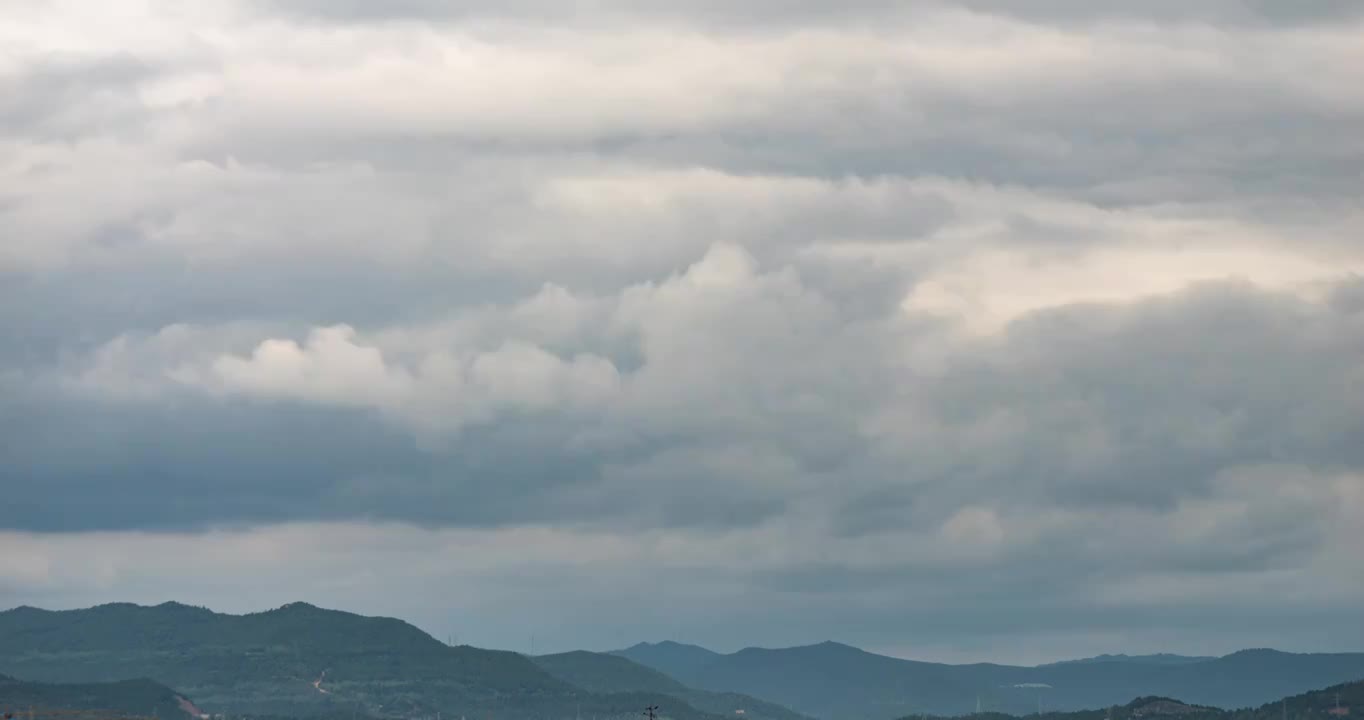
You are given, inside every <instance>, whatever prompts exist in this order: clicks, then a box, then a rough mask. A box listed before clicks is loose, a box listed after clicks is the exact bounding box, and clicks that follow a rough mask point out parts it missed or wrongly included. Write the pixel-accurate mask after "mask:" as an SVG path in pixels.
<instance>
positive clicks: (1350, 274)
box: [0, 0, 1364, 663]
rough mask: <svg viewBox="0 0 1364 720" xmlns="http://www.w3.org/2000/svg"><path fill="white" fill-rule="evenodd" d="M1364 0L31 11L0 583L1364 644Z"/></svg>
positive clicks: (472, 614)
mask: <svg viewBox="0 0 1364 720" xmlns="http://www.w3.org/2000/svg"><path fill="white" fill-rule="evenodd" d="M1361 67H1364V11H1362V10H1361V6H1360V5H1359V4H1357V3H1354V2H1347V1H1344V0H1342V1H1339V2H1333V1H1328V0H1318V1H1316V2H1310V1H1303V2H1294V3H1287V2H1279V1H1278V0H1273V1H1271V0H1239V1H1233V0H1205V1H1203V2H1197V3H1189V2H1186V1H1184V0H1179V1H1174V0H1150V1H1148V2H1143V3H1129V2H1105V1H1102V0H1037V1H1034V2H1012V1H1006V0H959V1H957V2H941V3H927V2H914V1H905V0H901V1H898V2H888V1H887V0H843V1H842V2H838V3H832V2H814V1H813V0H786V1H783V0H750V1H749V2H742V3H736V2H731V1H730V0H669V1H668V2H663V1H662V0H633V1H626V0H592V1H590V2H589V1H587V0H584V1H582V2H573V3H564V2H559V1H554V2H551V1H550V0H500V1H498V2H492V1H490V0H448V1H443V2H438V1H437V0H400V1H394V2H387V3H372V2H368V1H366V0H235V1H233V0H203V1H201V2H195V3H183V2H178V1H176V0H108V2H101V3H90V2H86V1H84V0H8V1H7V2H5V3H3V5H2V6H0V337H3V338H4V340H3V342H0V607H12V606H17V605H21V604H29V605H37V606H41V607H48V608H72V607H84V606H89V605H94V604H99V603H103V602H111V601H132V602H139V603H159V602H163V601H166V600H177V601H181V602H187V603H191V604H197V605H207V606H209V607H212V608H215V609H218V610H222V611H229V612H246V611H256V610H262V609H267V608H270V607H275V606H279V605H282V604H285V603H288V602H291V601H300V600H301V601H308V602H312V603H314V604H317V605H322V606H325V607H334V608H340V609H346V610H352V611H355V612H362V613H367V614H382V615H391V616H397V617H401V618H404V619H407V620H409V621H411V622H414V623H415V624H417V625H418V626H420V627H422V628H424V629H426V630H427V631H429V632H431V633H432V634H434V635H436V636H438V637H441V638H442V639H451V640H454V641H455V642H460V643H469V644H474V645H480V646H486V647H498V648H507V649H513V650H520V651H530V650H532V649H533V650H534V651H536V652H549V651H555V650H566V649H570V648H588V649H611V648H617V647H623V646H626V645H629V644H633V643H634V642H637V641H641V640H664V639H672V640H680V641H684V642H693V643H698V644H702V645H706V646H708V647H711V648H714V649H717V650H734V649H738V648H741V647H744V646H750V645H760V646H769V647H776V646H789V645H797V644H805V643H813V642H818V641H822V640H827V639H833V640H838V641H842V642H848V643H851V644H855V645H859V646H862V647H866V648H869V649H873V650H877V651H881V652H886V653H890V654H894V655H898V656H902V657H913V658H919V659H929V660H946V661H974V660H994V661H1001V662H1024V663H1026V662H1043V661H1049V660H1055V659H1060V658H1066V657H1078V656H1085V655H1092V654H1097V653H1101V652H1127V653H1135V652H1161V651H1164V652H1184V653H1193V654H1216V653H1224V652H1230V651H1233V650H1236V649H1239V648H1243V647H1277V648H1281V649H1287V650H1304V651H1305V650H1314V651H1345V650H1355V651H1358V650H1364V625H1362V624H1360V623H1359V622H1358V619H1359V616H1358V612H1359V608H1360V607H1364V553H1360V552H1359V550H1358V549H1359V548H1360V547H1362V546H1364V200H1362V199H1361V197H1362V196H1361V192H1360V191H1361V188H1364V133H1361V132H1360V128H1361V127H1364V84H1361V83H1360V82H1359V68H1361Z"/></svg>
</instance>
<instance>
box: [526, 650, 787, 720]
mask: <svg viewBox="0 0 1364 720" xmlns="http://www.w3.org/2000/svg"><path fill="white" fill-rule="evenodd" d="M532 659H533V660H535V663H536V664H537V665H539V666H540V667H542V668H544V669H545V670H546V671H547V672H549V674H551V675H553V676H554V677H556V678H559V679H560V680H563V681H564V682H567V683H569V684H571V685H575V686H577V687H580V688H583V689H584V690H588V691H591V692H600V693H620V692H653V693H659V694H662V695H668V696H670V697H674V698H677V699H679V700H682V701H683V702H685V703H687V704H688V705H690V706H692V707H694V708H696V709H698V710H702V711H704V712H709V713H713V714H716V715H730V716H732V715H735V714H736V713H737V711H740V710H742V711H743V716H744V717H745V718H747V719H748V720H809V719H808V718H806V717H805V716H804V715H801V714H799V713H797V712H794V711H792V710H790V709H788V708H784V707H782V706H780V705H776V704H774V703H769V702H764V701H762V700H759V699H757V698H754V697H750V696H748V695H742V694H739V693H725V692H709V691H706V690H696V689H693V688H689V687H687V686H685V685H683V684H682V683H680V682H678V681H676V680H674V679H672V678H670V677H668V676H667V675H664V674H663V673H661V672H659V671H657V670H654V669H652V668H648V667H645V666H644V665H641V664H639V663H636V662H634V661H633V660H630V659H629V658H625V657H621V656H619V655H609V654H606V653H594V652H586V651H582V650H578V651H574V652H567V653H559V654H555V655H541V656H539V657H535V658H532Z"/></svg>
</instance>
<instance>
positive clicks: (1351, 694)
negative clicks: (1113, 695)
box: [902, 681, 1364, 720]
mask: <svg viewBox="0 0 1364 720" xmlns="http://www.w3.org/2000/svg"><path fill="white" fill-rule="evenodd" d="M1361 715H1364V681H1361V682H1352V683H1342V684H1340V685H1335V686H1332V687H1328V688H1325V689H1322V690H1314V691H1312V692H1307V693H1302V694H1299V695H1295V696H1292V697H1286V698H1281V699H1279V700H1274V701H1272V702H1268V703H1265V704H1263V705H1260V706H1259V707H1254V708H1243V709H1239V710H1222V709H1219V708H1213V707H1208V706H1204V705H1192V704H1189V703H1185V702H1182V701H1180V700H1176V699H1174V698H1168V697H1158V696H1150V697H1140V698H1137V699H1135V700H1132V701H1131V702H1129V703H1127V704H1125V705H1121V706H1116V707H1110V708H1100V709H1093V710H1081V711H1077V712H1051V713H1045V714H1044V715H1042V716H1041V717H1040V718H1039V716H1037V715H1032V716H1031V717H1032V718H1036V719H1037V720H1284V719H1286V720H1349V718H1351V717H1359V716H1361ZM976 717H977V718H978V720H1011V719H1015V718H1017V716H1014V715H1004V714H1000V713H982V714H981V715H979V716H976ZM902 720H928V718H925V717H924V716H921V715H914V716H908V717H905V718H902Z"/></svg>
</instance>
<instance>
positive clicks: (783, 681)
mask: <svg viewBox="0 0 1364 720" xmlns="http://www.w3.org/2000/svg"><path fill="white" fill-rule="evenodd" d="M0 673H4V674H6V675H11V676H14V677H17V678H23V681H22V682H21V681H16V680H12V679H9V680H6V681H5V682H7V683H8V686H7V687H9V692H10V694H11V695H14V696H16V697H17V696H19V693H20V691H21V690H22V692H23V693H25V694H26V695H25V696H26V697H43V695H42V693H44V692H46V693H49V695H48V696H47V697H49V698H57V697H65V696H71V697H85V698H87V699H89V698H92V697H104V696H111V697H125V698H129V699H131V707H133V708H134V709H136V708H142V707H146V706H150V707H153V708H166V709H165V710H164V711H160V710H159V711H158V712H159V713H161V714H163V716H165V717H171V716H173V715H174V708H175V707H181V708H182V709H183V708H184V707H192V708H194V710H193V711H192V712H191V711H190V710H185V712H189V713H191V714H200V713H204V714H222V715H227V716H229V717H232V718H243V717H250V718H254V719H256V720H264V718H265V717H266V716H270V717H273V718H318V717H326V716H339V717H343V718H344V717H351V718H354V719H355V720H362V719H364V720H367V719H370V718H373V719H390V718H407V719H413V718H438V717H440V716H441V715H442V714H443V715H444V716H447V717H449V718H454V717H461V716H462V717H472V718H483V719H485V720H486V719H488V718H505V717H515V718H528V719H529V718H543V719H546V720H549V719H554V720H559V719H563V718H569V717H574V718H582V719H586V718H596V719H598V720H606V719H612V718H625V717H637V716H638V714H639V711H640V710H641V709H642V708H644V707H646V706H651V705H653V706H659V707H661V708H662V711H661V715H662V717H665V718H669V719H671V720H718V719H719V718H721V717H728V718H734V717H736V716H740V717H742V718H744V720H810V718H819V719H820V720H891V719H892V718H896V717H902V716H906V715H911V714H926V715H939V716H949V715H963V714H968V713H973V712H978V711H984V712H985V713H987V714H989V713H1014V714H1021V713H1028V712H1036V711H1038V710H1039V709H1045V710H1047V711H1048V712H1050V713H1062V712H1066V711H1079V710H1082V709H1086V708H1089V709H1093V708H1109V707H1125V706H1124V705H1123V703H1127V702H1128V701H1130V700H1131V698H1133V697H1149V696H1161V697H1171V698H1178V699H1179V701H1180V702H1181V703H1192V704H1193V705H1191V706H1190V707H1194V706H1208V707H1216V708H1244V707H1253V706H1256V705H1260V704H1262V703H1265V702H1270V701H1272V700H1275V699H1277V698H1279V697H1282V696H1285V695H1292V694H1295V693H1302V692H1306V691H1308V690H1311V689H1313V688H1320V687H1324V686H1327V685H1332V684H1335V683H1341V682H1349V681H1355V680H1359V679H1361V678H1364V654H1361V653H1346V654H1291V653H1283V652H1277V651H1274V650H1246V651H1241V652H1237V653H1233V654H1231V655H1227V656H1224V657H1216V658H1206V657H1187V656H1174V655H1147V656H1125V655H1107V656H1099V657H1095V658H1085V659H1081V660H1076V661H1067V662H1061V663H1052V664H1049V665H1041V666H1037V667H1021V666H1009V665H997V664H988V663H980V664H972V665H947V664H941V663H930V662H919V661H910V660H901V659H898V658H891V657H886V656H883V655H877V654H874V653H870V652H866V651H863V650H860V649H858V648H854V647H851V646H848V645H842V644H839V643H833V642H826V643H821V644H818V645H810V646H804V647H794V648H784V649H762V648H749V649H745V650H741V651H738V652H735V653H728V654H722V653H716V652H712V651H710V650H707V649H705V648H701V647H697V646H692V645H682V644H679V643H674V642H665V643H655V644H650V643H642V644H639V645H636V646H634V647H631V648H628V649H625V650H620V651H616V652H614V653H595V652H586V651H575V652H568V653H558V654H553V655H542V656H538V657H528V656H525V655H521V654H518V653H513V652H504V651H497V650H486V649H481V648H474V647H469V646H457V647H456V646H450V645H447V644H445V643H442V642H440V641H438V640H436V639H434V638H432V637H431V636H430V635H428V634H426V633H425V632H422V631H421V630H419V629H418V628H416V627H414V626H412V625H410V624H408V623H406V622H403V621H401V620H397V619H393V618H382V617H364V616H361V615H355V614H351V613H346V612H340V611H336V610H325V609H322V608H318V607H314V606H312V605H308V604H306V603H291V604H289V605H285V606H283V607H280V608H277V609H274V610H270V611H266V612H260V613H253V614H247V615H227V614H222V613H216V612H213V611H211V610H208V609H205V608H199V607H191V606H188V605H182V604H178V603H165V604H162V605H157V606H154V607H145V606H139V605H132V604H127V603H115V604H109V605H101V606H98V607H94V608H88V609H83V610H66V611H48V610H40V609H37V608H30V607H21V608H16V609H14V610H8V611H4V612H0ZM129 681H137V682H140V683H143V684H142V685H136V684H134V685H127V684H124V683H127V682H129ZM97 683H105V684H109V683H112V684H111V685H104V686H100V687H94V685H93V684H97ZM39 684H66V685H65V686H63V687H40V686H39ZM138 688H141V689H138ZM134 690H136V692H134ZM101 693H103V695H101ZM111 693H112V695H110V694H111ZM139 693H140V694H139ZM4 697H5V696H3V695H0V700H3V699H4ZM157 698H159V699H157ZM16 702H18V701H16ZM1172 702H1173V701H1172ZM111 707H113V706H112V705H111ZM138 712H145V710H138ZM1209 712H1211V711H1209ZM1072 720H1085V718H1080V717H1076V718H1073V719H1072ZM1092 720H1098V718H1094V719H1092ZM1115 720H1120V719H1119V718H1115ZM1224 720H1244V719H1243V718H1239V717H1237V718H1226V719H1224ZM1281 720H1282V719H1281Z"/></svg>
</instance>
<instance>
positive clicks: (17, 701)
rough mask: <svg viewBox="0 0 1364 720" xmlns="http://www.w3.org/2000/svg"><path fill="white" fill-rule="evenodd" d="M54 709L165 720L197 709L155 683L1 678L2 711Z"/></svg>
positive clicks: (186, 716)
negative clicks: (102, 712)
mask: <svg viewBox="0 0 1364 720" xmlns="http://www.w3.org/2000/svg"><path fill="white" fill-rule="evenodd" d="M0 651H3V648H0ZM54 709H63V710H106V711H112V712H115V713H123V714H127V715H145V716H156V717H159V718H164V719H165V720H176V719H180V720H189V718H191V717H192V716H193V714H194V711H195V710H196V709H197V708H195V707H194V705H193V703H191V702H190V701H189V700H188V699H186V698H185V697H183V696H181V695H180V694H179V693H177V692H175V691H174V690H172V689H170V688H168V687H166V686H165V685H162V684H160V683H157V682H153V681H151V680H145V679H143V680H123V681H120V682H113V683H81V684H57V683H38V682H28V681H24V680H17V679H15V678H12V677H8V676H5V675H0V712H14V713H16V714H17V715H16V716H19V717H22V714H23V713H26V712H28V711H30V710H34V711H36V712H42V711H44V710H54Z"/></svg>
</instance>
